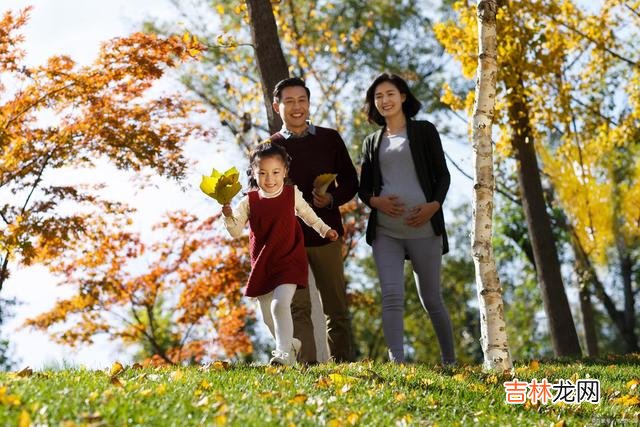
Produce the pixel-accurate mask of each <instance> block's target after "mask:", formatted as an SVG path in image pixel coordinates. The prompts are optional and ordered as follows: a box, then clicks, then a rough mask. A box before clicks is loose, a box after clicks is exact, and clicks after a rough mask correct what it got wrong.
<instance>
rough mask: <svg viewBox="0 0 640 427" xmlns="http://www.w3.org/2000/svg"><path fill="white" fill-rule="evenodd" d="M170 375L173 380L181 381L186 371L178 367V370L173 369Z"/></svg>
mask: <svg viewBox="0 0 640 427" xmlns="http://www.w3.org/2000/svg"><path fill="white" fill-rule="evenodd" d="M169 377H170V378H171V381H180V380H181V379H182V378H184V373H183V372H182V371H181V370H180V369H178V370H177V371H173V372H172V373H171V375H170V376H169Z"/></svg>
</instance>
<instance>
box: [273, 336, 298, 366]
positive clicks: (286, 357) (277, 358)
mask: <svg viewBox="0 0 640 427" xmlns="http://www.w3.org/2000/svg"><path fill="white" fill-rule="evenodd" d="M301 346H302V343H301V342H300V340H299V339H297V338H294V339H293V341H292V342H291V351H290V352H288V353H287V352H284V351H280V350H273V352H271V354H272V355H273V357H272V358H271V360H270V361H269V364H270V365H284V366H293V365H295V364H296V359H297V358H298V352H299V351H300V347H301Z"/></svg>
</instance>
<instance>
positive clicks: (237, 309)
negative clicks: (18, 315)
mask: <svg viewBox="0 0 640 427" xmlns="http://www.w3.org/2000/svg"><path fill="white" fill-rule="evenodd" d="M217 219H218V216H212V217H209V218H207V219H205V220H199V219H198V218H196V217H195V216H193V215H190V214H187V213H185V212H172V213H169V214H167V217H166V219H165V220H163V221H162V222H160V223H159V224H156V225H155V226H154V227H153V230H152V233H151V235H152V236H153V239H151V240H150V239H145V238H143V237H142V236H141V235H140V234H139V233H133V232H129V231H125V230H126V227H125V225H124V224H118V223H113V224H104V223H102V224H99V225H97V226H96V231H97V232H98V233H99V236H97V238H95V239H93V240H92V241H88V242H87V243H86V244H83V245H81V246H79V247H78V248H77V249H76V251H75V252H74V253H73V254H71V253H68V254H67V256H66V257H65V258H57V259H55V260H53V261H52V267H51V268H52V271H53V272H54V273H58V274H60V275H62V277H63V280H62V282H61V283H62V284H64V285H66V286H71V287H72V288H74V289H75V292H76V293H75V295H73V296H71V297H70V298H67V299H64V300H61V301H58V302H57V303H56V305H55V306H54V308H53V309H52V310H50V311H49V312H47V313H43V314H41V315H39V316H37V317H35V318H33V319H29V320H28V321H27V322H26V325H27V326H31V327H34V328H37V329H40V330H43V331H47V332H48V333H49V334H50V335H51V337H52V338H53V339H54V340H55V341H57V342H59V343H62V344H66V345H71V346H75V345H78V344H87V343H91V342H92V341H93V339H94V337H95V336H96V335H99V334H107V336H108V337H109V339H111V340H115V341H120V342H124V343H125V344H142V345H143V347H144V348H145V350H146V351H145V352H143V355H144V356H147V357H150V360H151V361H153V362H156V363H179V362H185V361H187V362H200V361H202V360H203V358H206V357H208V358H209V359H214V358H220V357H235V356H242V355H246V354H248V353H251V351H252V346H251V341H250V339H249V336H248V335H247V334H246V332H245V330H244V327H245V324H246V321H247V319H248V318H249V317H250V316H252V312H251V311H250V310H248V308H247V306H246V305H244V304H243V303H242V301H241V297H242V288H243V286H244V284H245V282H246V280H247V277H248V272H249V270H250V258H249V253H248V244H247V240H246V238H245V239H237V240H227V239H225V238H223V237H220V235H221V233H220V230H219V229H216V220H217ZM147 240H150V241H149V242H147Z"/></svg>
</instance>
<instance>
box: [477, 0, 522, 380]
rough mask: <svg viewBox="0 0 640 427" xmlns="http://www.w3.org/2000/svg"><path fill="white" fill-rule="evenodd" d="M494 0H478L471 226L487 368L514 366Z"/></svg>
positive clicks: (496, 368)
mask: <svg viewBox="0 0 640 427" xmlns="http://www.w3.org/2000/svg"><path fill="white" fill-rule="evenodd" d="M496 11H497V2H496V0H479V1H478V53H479V55H478V78H477V81H476V102H475V105H474V108H473V118H472V120H473V123H472V126H473V134H472V139H473V141H472V145H473V163H474V183H473V226H472V231H471V233H472V234H471V242H472V243H471V244H472V252H473V261H474V265H475V270H476V287H477V291H478V305H479V307H480V330H481V334H482V351H483V353H484V368H485V369H488V370H489V369H491V370H496V371H504V370H508V369H511V367H512V362H511V355H510V353H509V345H508V342H507V331H506V324H505V320H504V305H503V302H502V288H501V286H500V280H499V278H498V272H497V269H496V264H495V258H494V256H493V247H492V244H491V234H492V213H493V191H494V185H495V182H494V176H493V147H492V145H491V127H492V124H493V108H494V104H495V94H496V75H497V71H498V62H497V37H496Z"/></svg>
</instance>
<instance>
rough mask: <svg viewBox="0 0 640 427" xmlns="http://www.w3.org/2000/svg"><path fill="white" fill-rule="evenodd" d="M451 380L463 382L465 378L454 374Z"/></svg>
mask: <svg viewBox="0 0 640 427" xmlns="http://www.w3.org/2000/svg"><path fill="white" fill-rule="evenodd" d="M453 379H454V380H456V381H460V382H463V381H464V380H465V376H464V375H463V374H455V375H454V376H453Z"/></svg>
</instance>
